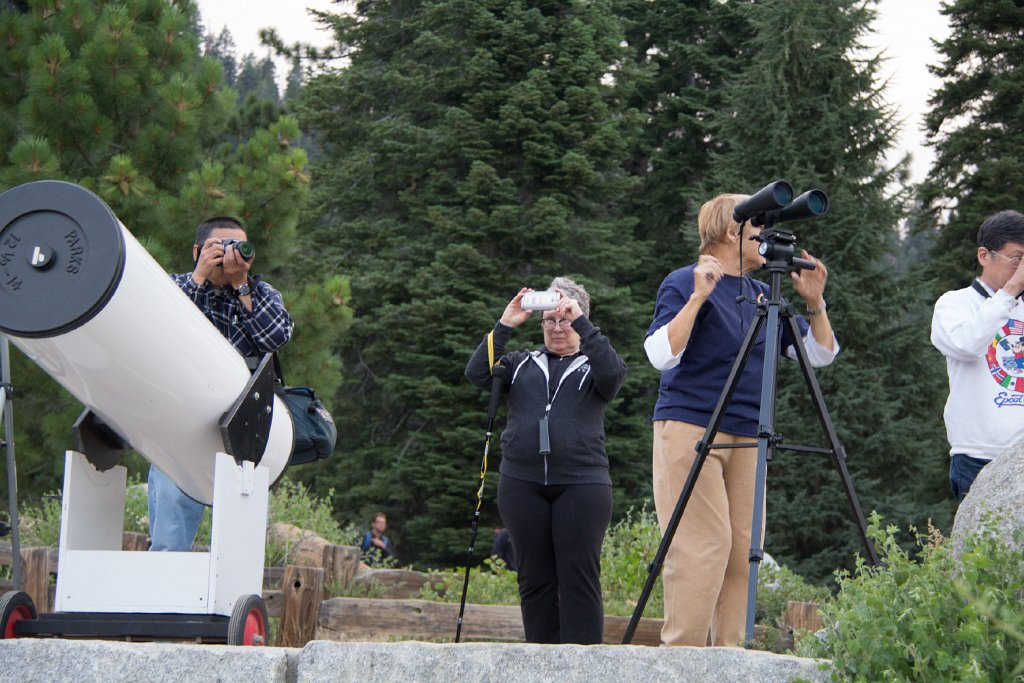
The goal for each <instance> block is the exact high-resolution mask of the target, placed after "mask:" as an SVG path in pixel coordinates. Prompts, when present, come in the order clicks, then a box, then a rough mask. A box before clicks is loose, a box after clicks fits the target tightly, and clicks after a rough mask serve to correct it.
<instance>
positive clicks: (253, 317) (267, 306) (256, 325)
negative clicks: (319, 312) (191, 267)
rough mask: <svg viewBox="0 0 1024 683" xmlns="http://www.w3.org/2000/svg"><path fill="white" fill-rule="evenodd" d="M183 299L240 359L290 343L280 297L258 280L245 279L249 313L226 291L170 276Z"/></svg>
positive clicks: (289, 322) (289, 320) (181, 276)
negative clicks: (183, 295)
mask: <svg viewBox="0 0 1024 683" xmlns="http://www.w3.org/2000/svg"><path fill="white" fill-rule="evenodd" d="M171 277H172V278H173V279H174V283H175V284H176V285H178V286H179V287H181V291H183V292H185V296H187V297H188V298H189V299H191V300H192V303H194V304H195V305H196V306H198V307H199V310H200V311H202V312H203V315H205V316H206V318H207V319H208V320H209V321H210V322H211V323H213V326H214V327H216V328H217V331H218V332H220V333H221V334H222V335H224V337H225V338H226V339H227V340H228V341H229V342H231V345H232V346H234V347H235V349H236V350H237V351H238V352H239V353H240V354H242V355H243V356H254V357H255V356H261V355H262V354H264V353H270V352H272V351H276V350H277V349H278V348H280V347H281V346H283V345H284V343H285V342H286V341H288V340H289V339H291V336H292V328H293V327H294V323H293V322H292V318H291V316H290V315H288V311H286V310H285V309H284V302H283V301H282V300H281V294H280V293H279V292H278V291H277V290H276V289H274V288H273V287H271V286H270V285H268V284H267V283H266V282H263V281H262V280H260V279H259V278H258V277H252V278H249V283H250V285H251V287H252V293H251V296H252V310H251V311H250V310H248V309H247V308H246V307H245V306H244V305H242V302H241V301H239V300H238V297H237V296H236V295H235V293H234V292H233V291H232V290H231V288H229V287H214V286H213V285H211V284H210V283H209V282H204V283H203V284H202V286H200V285H197V284H196V283H195V282H194V281H193V280H192V273H179V274H176V275H172V276H171Z"/></svg>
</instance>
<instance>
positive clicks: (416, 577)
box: [352, 569, 427, 599]
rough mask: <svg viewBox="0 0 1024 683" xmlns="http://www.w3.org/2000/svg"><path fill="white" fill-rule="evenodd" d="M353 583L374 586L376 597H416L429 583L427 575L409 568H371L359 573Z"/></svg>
mask: <svg viewBox="0 0 1024 683" xmlns="http://www.w3.org/2000/svg"><path fill="white" fill-rule="evenodd" d="M352 583H353V585H356V586H366V587H367V588H368V589H369V588H371V587H372V590H373V595H374V597H383V598H392V599H393V598H415V597H418V596H419V594H420V591H421V590H422V589H423V586H424V585H425V584H426V583H427V575H426V574H424V573H423V572H414V571H410V570H408V569H370V570H369V571H365V572H363V573H361V574H357V575H356V577H355V578H354V579H353V580H352Z"/></svg>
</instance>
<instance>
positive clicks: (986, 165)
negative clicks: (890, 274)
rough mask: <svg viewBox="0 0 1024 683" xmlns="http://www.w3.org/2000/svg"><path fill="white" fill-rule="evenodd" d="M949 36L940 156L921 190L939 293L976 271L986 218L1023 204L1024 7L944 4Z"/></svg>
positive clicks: (937, 137)
mask: <svg viewBox="0 0 1024 683" xmlns="http://www.w3.org/2000/svg"><path fill="white" fill-rule="evenodd" d="M942 13H943V14H944V15H946V16H947V17H949V24H950V27H951V33H950V36H949V37H948V38H947V39H946V40H944V41H942V43H940V44H939V52H940V53H941V55H942V58H943V62H942V64H940V65H938V66H936V67H932V68H931V71H932V73H934V74H935V75H937V76H939V77H940V78H941V79H942V80H943V84H942V86H941V87H940V88H939V90H938V91H937V92H936V93H935V95H934V96H933V97H932V99H931V100H930V101H929V104H930V105H931V107H932V108H931V111H930V112H929V113H928V117H927V124H926V125H927V128H928V137H929V143H930V144H931V145H932V146H933V147H934V148H935V151H936V159H935V162H934V163H933V165H932V168H931V170H930V171H929V173H928V177H927V179H926V181H925V182H924V183H923V185H922V187H921V198H922V201H923V203H924V206H925V209H926V210H927V212H928V218H929V219H930V220H922V224H921V226H920V229H924V230H932V231H934V237H935V242H934V246H933V248H932V253H931V259H930V260H929V261H928V264H927V273H926V275H927V277H928V279H929V281H930V284H931V287H932V293H933V294H934V295H935V296H936V297H937V296H938V295H939V294H941V293H942V292H944V291H946V290H949V289H958V288H960V287H964V286H966V285H967V284H968V283H969V282H970V281H971V278H972V277H973V276H974V275H975V274H976V273H977V260H976V259H975V254H976V252H977V248H978V242H977V235H978V228H979V227H980V226H981V223H982V221H984V219H985V218H986V217H987V216H990V215H991V214H993V213H996V212H997V211H1002V210H1003V209H1017V210H1020V208H1021V206H1022V205H1024V136H1022V135H1021V131H1022V130H1024V111H1022V109H1021V106H1020V92H1021V87H1022V85H1024V61H1022V60H1024V42H1022V41H1021V34H1022V32H1024V6H1022V4H1021V3H1020V2H985V1H984V0H955V1H953V2H948V3H945V4H944V7H943V10H942Z"/></svg>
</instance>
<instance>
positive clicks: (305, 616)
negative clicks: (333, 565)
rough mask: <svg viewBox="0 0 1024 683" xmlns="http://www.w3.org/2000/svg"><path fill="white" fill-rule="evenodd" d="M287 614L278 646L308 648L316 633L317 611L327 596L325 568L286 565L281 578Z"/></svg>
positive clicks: (279, 630) (284, 615)
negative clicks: (306, 646) (307, 645)
mask: <svg viewBox="0 0 1024 683" xmlns="http://www.w3.org/2000/svg"><path fill="white" fill-rule="evenodd" d="M281 593H282V594H283V596H284V614H283V616H282V617H281V626H280V628H279V629H278V631H277V633H278V642H277V645H279V646H281V647H305V645H306V643H308V642H309V641H311V640H313V637H314V636H315V635H316V623H317V614H318V612H319V610H320V603H321V602H323V599H324V570H323V569H320V568H319V567H296V566H294V565H289V566H287V567H285V568H284V578H283V579H282V580H281Z"/></svg>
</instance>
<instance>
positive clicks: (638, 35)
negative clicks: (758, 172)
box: [616, 0, 752, 306]
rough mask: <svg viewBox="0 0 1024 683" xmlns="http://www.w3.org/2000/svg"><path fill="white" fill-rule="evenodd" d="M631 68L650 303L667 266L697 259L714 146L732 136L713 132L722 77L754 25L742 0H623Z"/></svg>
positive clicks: (634, 168)
mask: <svg viewBox="0 0 1024 683" xmlns="http://www.w3.org/2000/svg"><path fill="white" fill-rule="evenodd" d="M616 9H617V12H618V14H619V15H620V16H621V17H622V21H623V23H624V25H625V27H626V28H625V30H626V42H627V44H628V47H629V54H630V56H631V60H630V62H629V63H628V64H629V66H630V67H631V71H632V73H631V74H630V75H631V78H629V79H628V80H627V81H626V82H625V83H623V88H624V91H625V92H626V93H628V97H626V104H627V106H628V107H631V108H635V109H636V110H638V111H640V112H642V114H643V120H644V125H643V129H642V131H641V135H640V136H639V137H637V138H636V146H635V147H634V149H633V150H631V155H630V159H629V161H628V165H627V167H628V168H629V169H630V170H631V172H632V173H634V174H635V175H636V176H637V177H638V178H639V179H640V181H641V182H640V185H639V187H637V188H636V190H635V191H634V192H633V193H631V195H630V198H629V200H628V203H627V207H626V211H627V212H628V213H629V214H630V215H632V216H635V217H636V218H637V229H636V235H637V237H638V238H639V239H641V240H643V241H645V242H647V243H648V245H649V247H650V250H649V252H648V254H647V255H646V257H645V261H644V267H643V268H642V271H643V272H645V273H646V274H647V275H648V278H646V279H645V280H641V281H638V282H637V283H636V284H635V288H636V289H638V290H641V292H642V294H643V296H644V297H645V298H644V305H647V306H653V300H654V292H656V291H657V288H658V285H659V284H660V283H661V279H662V278H663V277H664V276H665V274H667V273H668V272H670V271H672V270H674V269H675V268H678V267H680V266H682V265H684V264H686V263H689V262H690V261H692V260H693V258H694V257H695V255H696V254H697V247H698V244H699V240H698V239H697V232H696V230H694V229H692V228H693V226H694V225H695V224H696V216H697V209H698V208H699V207H700V205H701V203H703V201H704V200H705V199H706V197H705V195H704V190H703V187H702V184H703V183H705V182H706V180H707V174H708V172H709V170H710V167H711V162H712V158H713V155H714V154H715V152H716V151H721V149H722V148H723V146H724V144H725V143H724V142H723V141H721V140H720V139H718V138H717V137H715V136H714V134H713V127H712V126H713V123H714V119H715V116H716V114H717V113H718V112H719V111H720V109H721V101H722V94H723V93H724V85H725V84H726V83H727V82H729V81H730V79H731V78H732V77H733V75H734V74H736V73H737V72H739V71H740V70H741V69H742V67H743V65H744V64H745V63H746V62H748V61H749V59H750V56H749V51H750V49H749V47H748V44H747V43H748V41H749V39H750V37H751V34H752V30H751V28H750V26H749V25H748V24H747V22H746V19H745V18H744V13H743V12H742V11H741V9H740V4H739V3H723V2H718V1H717V0H685V1H683V2H680V1H679V0H618V2H616Z"/></svg>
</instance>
